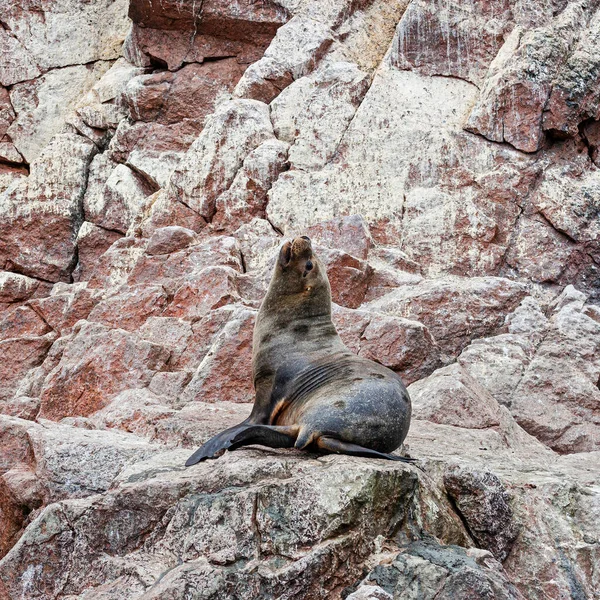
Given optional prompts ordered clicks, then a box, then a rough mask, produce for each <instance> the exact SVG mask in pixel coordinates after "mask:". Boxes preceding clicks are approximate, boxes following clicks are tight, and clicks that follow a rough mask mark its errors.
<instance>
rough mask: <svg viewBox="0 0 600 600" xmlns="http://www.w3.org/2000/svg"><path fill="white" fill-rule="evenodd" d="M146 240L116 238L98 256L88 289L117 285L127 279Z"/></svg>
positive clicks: (142, 252) (140, 254)
mask: <svg viewBox="0 0 600 600" xmlns="http://www.w3.org/2000/svg"><path fill="white" fill-rule="evenodd" d="M147 243H148V241H147V240H140V239H136V238H133V237H124V238H120V239H118V240H117V241H116V242H114V243H113V245H112V246H111V247H110V248H109V249H108V250H107V251H106V252H105V253H104V254H103V255H102V256H101V257H100V260H99V261H98V262H97V264H96V267H95V268H94V270H93V271H92V273H91V275H90V279H89V282H88V287H89V288H90V289H104V288H111V287H118V286H120V285H121V284H123V283H125V281H127V277H128V275H129V273H130V272H131V270H132V269H133V268H134V267H135V265H136V263H137V261H138V260H139V259H140V257H141V256H143V254H144V250H145V249H146V245H147Z"/></svg>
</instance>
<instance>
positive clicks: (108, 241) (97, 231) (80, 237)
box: [73, 221, 121, 281]
mask: <svg viewBox="0 0 600 600" xmlns="http://www.w3.org/2000/svg"><path fill="white" fill-rule="evenodd" d="M120 237H121V235H120V233H119V232H117V231H109V230H107V229H103V228H102V227H98V226H97V225H94V224H93V223H89V222H88V221H85V222H84V223H83V224H82V225H81V227H80V228H79V231H78V232H77V267H75V270H74V271H73V280H74V281H87V280H88V279H89V278H90V275H91V273H92V272H93V270H94V268H95V267H96V265H97V264H98V261H99V260H100V257H101V256H102V255H103V254H104V253H105V252H106V251H107V250H108V249H109V248H110V247H111V246H112V245H113V243H114V242H116V241H117V240H118V239H119V238H120Z"/></svg>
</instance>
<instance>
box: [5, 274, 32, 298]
mask: <svg viewBox="0 0 600 600" xmlns="http://www.w3.org/2000/svg"><path fill="white" fill-rule="evenodd" d="M39 284H40V282H39V281H38V280H37V279H32V278H31V277H26V276H25V275H21V274H19V273H8V272H6V271H0V302H2V303H4V302H18V301H19V300H27V298H31V296H33V294H34V293H35V291H36V289H37V288H38V286H39Z"/></svg>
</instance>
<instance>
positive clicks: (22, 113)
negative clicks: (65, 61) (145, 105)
mask: <svg viewBox="0 0 600 600" xmlns="http://www.w3.org/2000/svg"><path fill="white" fill-rule="evenodd" d="M110 66H111V64H110V62H105V61H100V62H97V63H92V64H91V65H90V66H83V65H77V66H70V67H66V68H64V69H56V70H52V71H49V72H48V73H46V74H45V75H42V76H41V77H39V78H37V79H33V80H30V81H24V82H22V83H17V84H15V85H13V86H12V88H11V91H10V100H11V102H12V105H13V107H14V109H15V112H16V113H17V118H16V119H15V120H14V121H13V123H12V124H11V125H10V127H9V128H8V130H7V132H8V134H9V135H10V138H11V140H12V141H13V143H14V145H15V147H16V148H17V150H18V151H19V152H20V153H21V154H22V155H23V157H24V158H25V159H26V160H27V162H29V163H31V162H33V161H34V160H35V159H36V158H37V157H38V156H39V154H40V152H41V151H42V150H43V148H44V147H45V146H46V145H47V144H48V142H50V140H51V139H52V137H53V136H54V135H55V134H57V133H59V132H60V131H61V130H62V129H63V126H64V124H65V122H66V119H67V116H68V114H69V112H70V111H72V110H73V109H74V108H75V105H76V103H77V100H78V99H79V98H80V97H81V96H82V95H83V94H85V93H86V92H87V91H88V90H89V89H90V88H91V87H92V86H93V85H94V84H95V83H96V82H97V81H98V80H99V79H100V78H101V77H102V75H104V74H105V73H106V71H108V69H109V68H110Z"/></svg>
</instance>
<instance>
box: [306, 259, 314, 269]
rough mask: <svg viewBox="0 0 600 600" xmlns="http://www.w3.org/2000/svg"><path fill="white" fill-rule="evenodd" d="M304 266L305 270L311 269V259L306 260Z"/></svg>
mask: <svg viewBox="0 0 600 600" xmlns="http://www.w3.org/2000/svg"><path fill="white" fill-rule="evenodd" d="M305 268H306V270H307V271H312V268H313V264H312V261H310V260H308V261H306V267H305Z"/></svg>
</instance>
